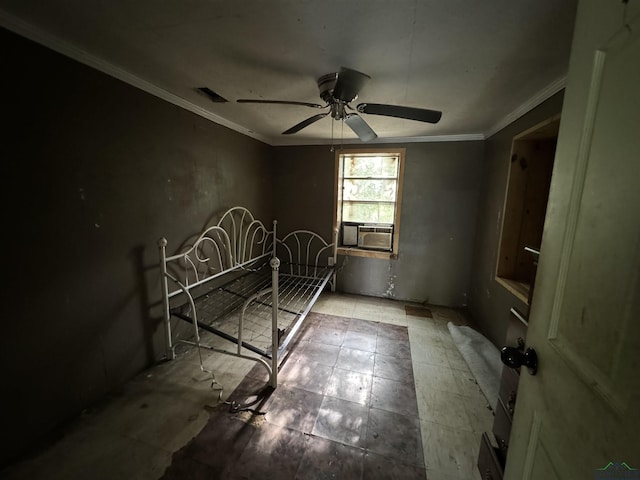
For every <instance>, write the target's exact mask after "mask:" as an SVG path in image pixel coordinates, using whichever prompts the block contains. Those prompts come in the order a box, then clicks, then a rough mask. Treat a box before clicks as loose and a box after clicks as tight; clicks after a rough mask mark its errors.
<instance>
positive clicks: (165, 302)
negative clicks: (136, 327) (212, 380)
mask: <svg viewBox="0 0 640 480" xmlns="http://www.w3.org/2000/svg"><path fill="white" fill-rule="evenodd" d="M166 247H167V239H166V238H164V237H162V238H161V239H160V240H158V248H159V249H160V275H161V278H160V285H161V287H162V318H163V321H164V335H165V347H166V349H167V351H166V353H165V355H166V357H167V359H168V360H173V359H175V357H176V355H175V351H174V349H173V345H172V341H171V315H170V313H169V286H168V284H167V252H166Z"/></svg>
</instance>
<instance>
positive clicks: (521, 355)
mask: <svg viewBox="0 0 640 480" xmlns="http://www.w3.org/2000/svg"><path fill="white" fill-rule="evenodd" d="M500 359H501V360H502V363H504V364H505V365H506V366H507V367H510V368H519V367H521V366H522V365H524V366H525V367H527V369H528V370H529V374H530V375H535V374H536V373H537V372H538V355H537V354H536V351H535V350H534V349H533V348H527V349H526V350H525V351H524V352H523V351H522V349H520V348H515V347H502V350H500Z"/></svg>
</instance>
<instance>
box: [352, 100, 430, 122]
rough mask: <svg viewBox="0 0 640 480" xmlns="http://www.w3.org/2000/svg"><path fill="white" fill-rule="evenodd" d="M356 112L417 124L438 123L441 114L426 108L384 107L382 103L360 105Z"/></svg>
mask: <svg viewBox="0 0 640 480" xmlns="http://www.w3.org/2000/svg"><path fill="white" fill-rule="evenodd" d="M357 110H358V112H360V113H368V114H371V115H384V116H386V117H396V118H406V119H408V120H417V121H418V122H428V123H438V122H439V121H440V117H442V112H439V111H437V110H427V109H426V108H414V107H402V106H400V105H384V104H382V103H361V104H359V105H358V107H357Z"/></svg>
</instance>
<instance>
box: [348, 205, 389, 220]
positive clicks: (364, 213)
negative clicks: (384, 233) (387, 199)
mask: <svg viewBox="0 0 640 480" xmlns="http://www.w3.org/2000/svg"><path fill="white" fill-rule="evenodd" d="M393 210H394V204H393V203H361V202H344V203H343V204H342V220H343V221H345V222H361V223H393Z"/></svg>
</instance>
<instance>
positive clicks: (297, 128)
mask: <svg viewBox="0 0 640 480" xmlns="http://www.w3.org/2000/svg"><path fill="white" fill-rule="evenodd" d="M327 115H329V112H327V113H319V114H317V115H314V116H313V117H309V118H307V119H306V120H303V121H302V122H300V123H298V124H297V125H294V126H293V127H291V128H290V129H289V130H286V131H284V132H282V135H291V134H292V133H296V132H299V131H300V130H302V129H303V128H305V127H308V126H309V125H311V124H312V123H315V122H317V121H318V120H322V119H323V118H324V117H326V116H327Z"/></svg>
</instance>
